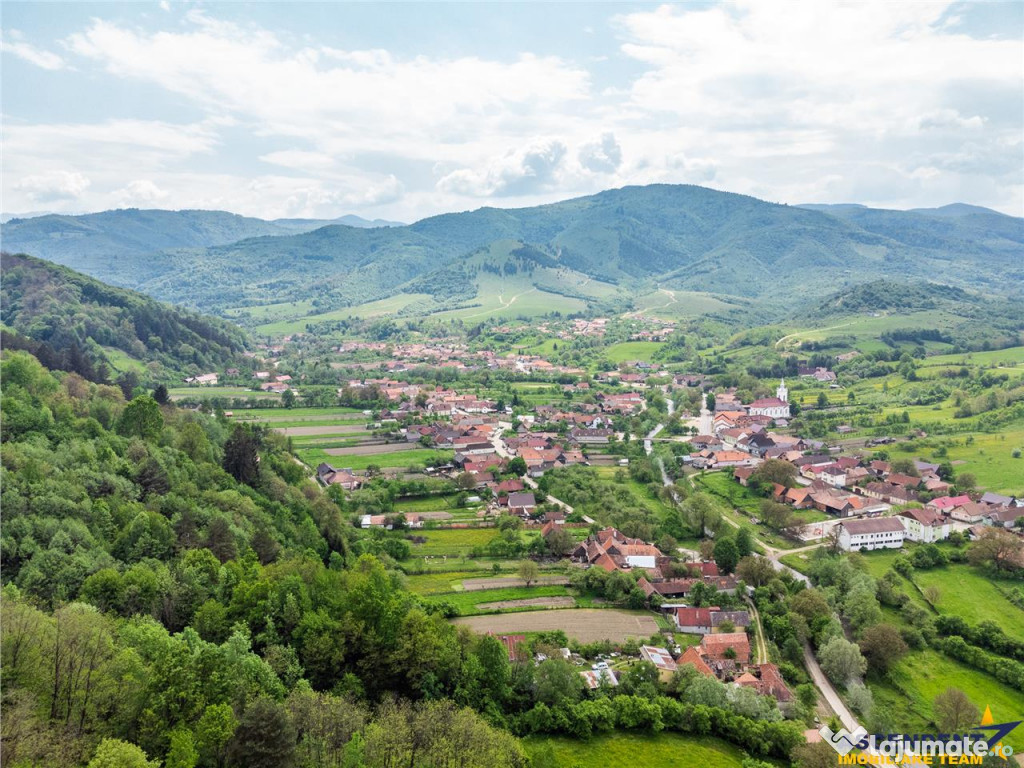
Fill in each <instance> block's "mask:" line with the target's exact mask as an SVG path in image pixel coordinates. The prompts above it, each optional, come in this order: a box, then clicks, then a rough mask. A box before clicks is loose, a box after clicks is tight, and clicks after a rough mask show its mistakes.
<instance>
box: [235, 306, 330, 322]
mask: <svg viewBox="0 0 1024 768" xmlns="http://www.w3.org/2000/svg"><path fill="white" fill-rule="evenodd" d="M314 311H316V307H314V306H313V302H312V301H309V300H307V301H282V302H278V303H277V304H259V305H257V306H252V307H232V308H230V309H226V310H224V315H225V316H227V317H230V318H231V319H232V320H235V321H236V322H241V321H243V320H248V321H250V322H254V323H270V322H273V321H275V320H284V319H288V318H295V317H304V316H306V315H309V314H312V313H313V312H314Z"/></svg>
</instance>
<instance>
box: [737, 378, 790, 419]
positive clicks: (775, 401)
mask: <svg viewBox="0 0 1024 768" xmlns="http://www.w3.org/2000/svg"><path fill="white" fill-rule="evenodd" d="M747 412H748V413H749V414H750V415H751V416H768V417H769V418H772V419H788V418H789V390H788V389H786V380H785V379H780V380H779V388H778V389H776V390H775V397H763V398H761V399H760V400H755V401H754V402H752V403H751V404H750V408H749V409H748V411H747Z"/></svg>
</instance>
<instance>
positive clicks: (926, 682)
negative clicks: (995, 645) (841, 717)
mask: <svg viewBox="0 0 1024 768" xmlns="http://www.w3.org/2000/svg"><path fill="white" fill-rule="evenodd" d="M890 678H891V679H890V680H889V681H886V682H884V683H880V682H877V681H869V683H868V685H869V687H870V688H871V691H872V693H873V694H874V696H875V704H876V706H877V705H878V704H884V705H886V706H889V707H891V708H892V710H893V713H894V715H895V721H896V723H897V724H898V725H899V727H900V728H901V729H907V732H909V733H921V732H925V733H927V732H929V731H931V730H933V723H932V702H933V701H934V699H935V697H936V696H937V695H938V694H940V693H942V692H943V691H944V690H946V688H950V687H952V688H959V689H960V690H962V691H963V692H964V693H966V694H967V696H968V698H970V700H971V702H972V703H973V704H974V706H976V707H977V708H978V709H979V710H980V711H982V712H984V711H985V707H986V706H989V707H991V708H992V715H993V717H994V718H995V721H996V722H997V723H1002V722H1006V721H1007V720H1017V719H1019V718H1020V716H1021V714H1022V713H1024V693H1021V692H1020V691H1016V690H1014V689H1013V688H1010V687H1009V686H1007V685H1003V684H1002V683H1000V682H999V681H998V680H995V679H994V678H992V677H990V676H989V675H987V674H985V673H984V672H981V671H979V670H976V669H974V668H972V667H969V666H967V665H966V664H961V663H960V662H958V661H956V660H954V659H951V658H949V657H948V656H945V655H944V654H941V653H938V652H936V651H933V650H930V649H925V650H922V651H914V652H913V653H908V654H907V655H906V656H904V657H903V659H901V660H900V661H899V663H898V664H897V665H896V666H895V667H894V668H893V670H892V673H891V675H890ZM1006 743H1008V744H1009V745H1010V746H1012V747H1013V748H1014V751H1016V752H1018V753H1019V752H1020V750H1022V749H1024V730H1022V729H1020V728H1018V729H1017V730H1015V731H1014V732H1013V733H1011V734H1010V736H1009V737H1008V738H1007V739H1006Z"/></svg>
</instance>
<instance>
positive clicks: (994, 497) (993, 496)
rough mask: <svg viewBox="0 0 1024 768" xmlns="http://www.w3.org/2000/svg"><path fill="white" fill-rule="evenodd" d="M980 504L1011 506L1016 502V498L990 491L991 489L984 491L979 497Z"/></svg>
mask: <svg viewBox="0 0 1024 768" xmlns="http://www.w3.org/2000/svg"><path fill="white" fill-rule="evenodd" d="M978 501H980V502H981V503H982V504H991V505H993V506H996V507H1012V506H1015V505H1016V504H1017V500H1016V499H1015V498H1013V497H1012V496H1001V495H1000V494H998V493H992V492H991V491H988V492H986V493H985V494H984V495H982V497H981V498H980V499H978Z"/></svg>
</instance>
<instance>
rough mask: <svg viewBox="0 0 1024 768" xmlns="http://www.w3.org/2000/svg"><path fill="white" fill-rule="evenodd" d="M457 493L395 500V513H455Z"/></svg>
mask: <svg viewBox="0 0 1024 768" xmlns="http://www.w3.org/2000/svg"><path fill="white" fill-rule="evenodd" d="M456 496H458V494H457V493H448V494H437V495H436V496H417V497H416V498H408V499H397V500H395V512H438V511H442V512H454V511H455V509H456V506H455V498H456Z"/></svg>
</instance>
